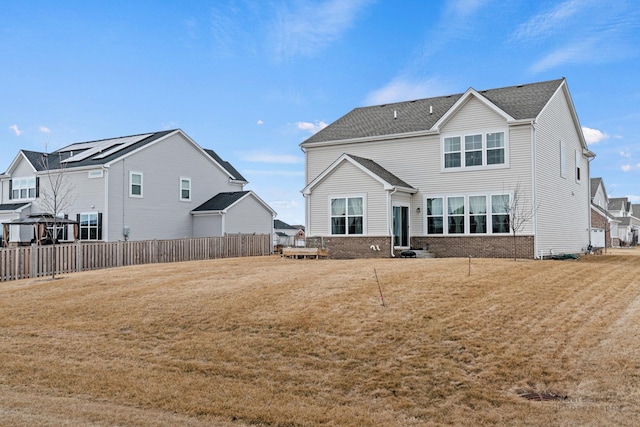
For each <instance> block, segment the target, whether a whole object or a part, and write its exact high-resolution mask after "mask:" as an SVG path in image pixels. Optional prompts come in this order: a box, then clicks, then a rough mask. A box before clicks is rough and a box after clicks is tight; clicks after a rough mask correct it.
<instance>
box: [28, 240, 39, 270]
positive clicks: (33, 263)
mask: <svg viewBox="0 0 640 427" xmlns="http://www.w3.org/2000/svg"><path fill="white" fill-rule="evenodd" d="M35 246H36V245H35V243H32V244H31V246H30V247H29V277H38V255H39V254H37V253H36V249H35Z"/></svg>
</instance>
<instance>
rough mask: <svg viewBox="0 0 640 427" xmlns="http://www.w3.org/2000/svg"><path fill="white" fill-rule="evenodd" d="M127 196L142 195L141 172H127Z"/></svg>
mask: <svg viewBox="0 0 640 427" xmlns="http://www.w3.org/2000/svg"><path fill="white" fill-rule="evenodd" d="M129 197H142V172H129Z"/></svg>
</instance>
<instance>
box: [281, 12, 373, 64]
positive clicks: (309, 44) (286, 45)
mask: <svg viewBox="0 0 640 427" xmlns="http://www.w3.org/2000/svg"><path fill="white" fill-rule="evenodd" d="M370 2H371V1H370V0H328V1H324V2H322V3H317V2H313V3H307V2H296V3H295V5H296V9H295V10H290V9H288V8H287V7H286V5H283V6H282V7H281V8H280V9H279V10H277V11H276V15H277V19H276V20H275V22H273V24H272V30H271V33H272V39H273V42H274V46H275V51H276V54H277V57H278V59H288V58H291V57H293V56H296V55H313V54H315V53H316V52H317V51H319V50H322V49H324V48H326V47H327V46H329V45H330V44H331V43H333V42H334V41H336V40H338V39H339V38H340V37H341V36H342V34H343V33H344V32H346V31H347V30H348V29H349V28H351V26H352V25H353V22H354V21H355V20H356V18H357V17H358V15H359V13H360V12H361V10H362V9H364V7H365V6H367V5H368V4H369V3H370Z"/></svg>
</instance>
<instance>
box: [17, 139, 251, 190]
mask: <svg viewBox="0 0 640 427" xmlns="http://www.w3.org/2000/svg"><path fill="white" fill-rule="evenodd" d="M176 130H178V129H172V130H166V131H160V132H153V133H151V134H149V136H148V137H146V138H144V139H141V140H140V141H138V142H136V143H135V144H132V145H129V146H127V147H125V148H123V149H121V150H118V151H116V152H114V153H113V154H110V155H109V156H106V157H103V158H100V159H98V158H96V157H98V156H100V155H101V154H102V153H100V152H98V153H96V154H95V155H93V156H91V157H88V158H86V159H83V160H79V161H75V162H69V163H63V165H65V166H64V167H66V168H68V169H72V168H76V167H82V166H99V165H103V164H107V163H109V162H111V161H113V160H115V159H117V158H119V157H122V156H124V155H125V154H127V153H130V152H131V151H133V150H136V149H138V148H140V147H142V146H144V145H147V144H149V143H151V142H153V141H156V140H158V139H159V138H162V137H164V136H166V135H168V134H170V133H172V132H175V131H176ZM140 135H147V134H138V135H129V136H122V137H119V138H122V139H127V138H135V137H137V136H140ZM119 138H109V139H119ZM100 141H105V140H102V139H101V140H95V141H86V142H77V143H74V144H70V145H68V146H67V147H64V148H61V149H60V150H56V151H54V152H52V153H49V154H47V153H42V152H38V151H29V150H21V152H22V153H23V154H24V155H25V157H26V158H27V159H28V160H29V162H31V164H32V165H33V167H34V168H35V169H36V170H37V171H42V170H44V169H46V167H45V164H46V163H45V162H44V161H43V158H44V157H45V156H48V161H49V169H52V170H55V169H59V168H60V162H61V161H63V160H65V159H67V158H69V157H70V152H69V151H68V147H70V146H71V145H79V144H91V143H98V142H100ZM83 151H84V150H74V151H73V154H74V155H78V154H81V153H82V152H83ZM204 151H205V152H206V153H207V154H208V155H209V156H211V157H212V158H213V159H214V160H215V161H216V162H218V163H219V164H220V166H222V167H223V168H224V169H225V170H226V171H227V172H229V175H232V176H233V177H234V179H236V180H238V181H244V182H247V180H246V179H245V178H244V177H243V176H242V175H241V174H240V172H238V171H237V170H236V169H235V168H234V167H233V166H232V165H231V164H230V163H229V162H227V161H224V160H222V158H220V156H218V154H217V153H216V152H215V151H213V150H210V149H204ZM105 152H106V150H105Z"/></svg>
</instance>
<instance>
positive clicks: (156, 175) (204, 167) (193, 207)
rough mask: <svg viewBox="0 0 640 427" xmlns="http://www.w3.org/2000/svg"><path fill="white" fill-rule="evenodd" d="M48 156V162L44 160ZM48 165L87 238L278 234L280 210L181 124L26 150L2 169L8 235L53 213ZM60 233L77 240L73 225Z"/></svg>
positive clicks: (9, 238)
mask: <svg viewBox="0 0 640 427" xmlns="http://www.w3.org/2000/svg"><path fill="white" fill-rule="evenodd" d="M44 159H46V162H45V161H43V160H44ZM48 173H53V174H56V173H61V174H62V175H63V176H64V179H65V180H66V181H67V184H68V186H69V187H68V188H70V191H69V193H71V196H72V197H71V198H70V200H71V202H70V203H69V204H67V206H65V207H64V210H63V211H62V212H56V214H57V216H58V217H60V218H61V217H64V218H67V219H68V220H69V223H71V222H75V223H76V224H77V238H78V239H79V240H81V241H118V240H151V239H177V238H184V237H210V236H223V235H225V234H253V233H255V234H270V235H273V218H274V217H275V214H276V213H275V212H274V211H273V209H271V207H269V206H268V205H267V204H266V203H265V202H264V201H263V200H262V199H260V198H259V197H258V196H257V195H256V194H255V193H254V192H253V191H247V190H244V186H245V185H246V184H247V180H246V179H245V178H244V177H243V176H242V175H241V174H240V173H239V172H238V171H237V170H236V169H235V168H234V167H233V166H232V165H231V164H230V163H228V162H226V161H224V160H222V159H221V158H220V157H219V156H218V155H217V154H216V153H215V152H214V151H213V150H210V149H204V148H202V147H200V146H199V145H198V144H197V143H196V142H195V141H193V140H192V139H191V138H190V137H189V136H188V135H187V134H185V133H184V132H183V131H182V130H180V129H175V130H168V131H161V132H153V133H146V134H140V135H132V136H125V137H118V138H111V139H104V140H98V141H89V142H79V143H74V144H70V145H68V146H66V147H64V148H61V149H59V150H56V151H54V152H52V153H41V152H34V151H27V150H21V151H20V152H19V153H18V154H17V156H16V157H15V159H14V160H13V162H12V163H11V164H10V166H9V168H8V169H7V171H6V172H5V173H3V174H1V175H0V222H1V223H5V224H7V223H10V225H8V226H7V227H3V230H6V232H4V233H3V236H2V241H3V242H4V244H7V243H15V244H20V243H25V242H26V243H29V242H32V241H33V240H34V239H35V240H39V239H40V238H41V236H34V228H33V227H21V226H20V225H21V223H29V220H30V219H33V218H38V217H42V216H43V215H52V214H54V212H48V211H47V210H48V209H47V208H46V207H45V206H46V204H45V203H44V202H43V197H42V196H43V194H44V193H45V192H46V190H47V185H49V184H48V183H49V182H50V180H49V179H47V177H48V175H47V174H48ZM61 228H63V229H64V231H58V238H59V240H62V241H64V240H72V239H73V237H76V236H69V235H68V234H67V233H69V232H70V231H69V229H70V228H71V226H70V225H69V226H65V227H61Z"/></svg>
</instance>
